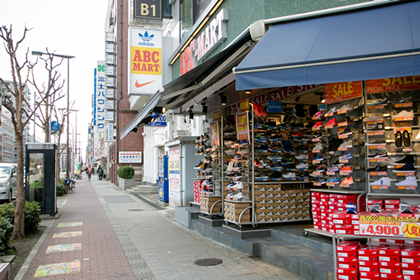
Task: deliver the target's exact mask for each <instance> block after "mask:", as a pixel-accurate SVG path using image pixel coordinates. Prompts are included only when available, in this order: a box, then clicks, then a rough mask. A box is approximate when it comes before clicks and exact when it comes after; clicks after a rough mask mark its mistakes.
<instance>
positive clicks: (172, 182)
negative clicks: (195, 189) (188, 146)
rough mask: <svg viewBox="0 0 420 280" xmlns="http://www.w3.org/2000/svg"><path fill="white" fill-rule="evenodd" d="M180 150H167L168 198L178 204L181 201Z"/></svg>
mask: <svg viewBox="0 0 420 280" xmlns="http://www.w3.org/2000/svg"><path fill="white" fill-rule="evenodd" d="M180 152H181V149H180V148H175V149H169V160H168V165H169V198H171V199H173V200H176V201H177V202H179V201H180V200H181V197H180V194H181V173H180V170H181V161H180Z"/></svg>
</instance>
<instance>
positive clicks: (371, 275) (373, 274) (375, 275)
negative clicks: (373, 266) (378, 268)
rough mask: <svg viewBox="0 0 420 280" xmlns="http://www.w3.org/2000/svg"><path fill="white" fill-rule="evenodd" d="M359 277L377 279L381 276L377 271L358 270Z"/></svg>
mask: <svg viewBox="0 0 420 280" xmlns="http://www.w3.org/2000/svg"><path fill="white" fill-rule="evenodd" d="M360 277H366V278H373V279H379V278H380V277H381V276H380V275H379V273H377V272H366V271H360Z"/></svg>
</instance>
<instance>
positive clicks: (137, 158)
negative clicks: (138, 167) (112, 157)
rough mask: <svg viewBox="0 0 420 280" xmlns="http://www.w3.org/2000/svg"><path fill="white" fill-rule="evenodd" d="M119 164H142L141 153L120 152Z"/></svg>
mask: <svg viewBox="0 0 420 280" xmlns="http://www.w3.org/2000/svg"><path fill="white" fill-rule="evenodd" d="M118 158H119V163H141V152H119V153H118Z"/></svg>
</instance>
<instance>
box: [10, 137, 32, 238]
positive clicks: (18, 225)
mask: <svg viewBox="0 0 420 280" xmlns="http://www.w3.org/2000/svg"><path fill="white" fill-rule="evenodd" d="M16 134H18V133H16ZM19 134H22V133H21V132H20V133H19ZM16 142H17V146H18V149H17V150H18V166H17V174H16V187H17V194H16V208H15V215H14V216H15V221H14V223H15V224H14V228H13V234H12V237H11V239H12V240H13V239H23V238H25V213H24V210H25V190H24V189H23V169H24V166H23V139H22V135H16ZM28 183H29V182H28Z"/></svg>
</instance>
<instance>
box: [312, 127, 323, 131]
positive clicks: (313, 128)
mask: <svg viewBox="0 0 420 280" xmlns="http://www.w3.org/2000/svg"><path fill="white" fill-rule="evenodd" d="M321 129H322V126H317V127H312V131H316V130H321Z"/></svg>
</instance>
